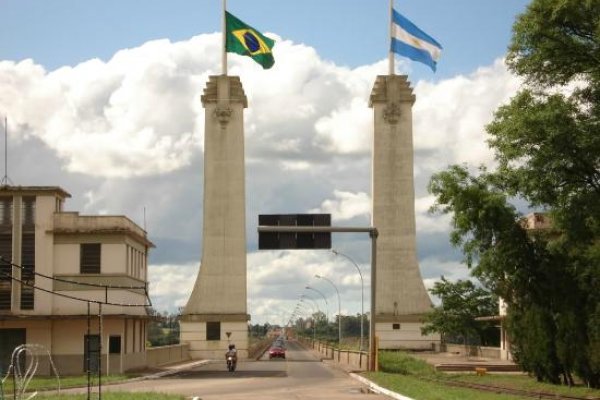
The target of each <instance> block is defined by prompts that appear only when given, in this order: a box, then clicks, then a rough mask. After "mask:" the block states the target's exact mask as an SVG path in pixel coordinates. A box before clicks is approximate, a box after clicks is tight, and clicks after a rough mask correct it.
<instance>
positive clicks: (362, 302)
mask: <svg viewBox="0 0 600 400" xmlns="http://www.w3.org/2000/svg"><path fill="white" fill-rule="evenodd" d="M331 251H332V252H333V254H335V255H336V256H337V255H340V256H343V257H346V259H348V260H349V261H350V262H352V264H354V266H355V267H356V270H357V271H358V275H359V276H360V351H363V350H364V337H365V335H364V329H363V325H364V324H363V319H364V315H365V282H364V280H363V276H362V272H360V268H359V267H358V264H357V263H356V262H355V261H354V260H353V259H352V258H350V256H348V255H347V254H344V253H340V252H339V251H337V250H334V249H332V250H331Z"/></svg>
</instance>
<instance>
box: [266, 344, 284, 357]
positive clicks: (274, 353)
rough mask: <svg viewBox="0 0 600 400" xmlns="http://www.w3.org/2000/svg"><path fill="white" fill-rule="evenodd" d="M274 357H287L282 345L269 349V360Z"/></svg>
mask: <svg viewBox="0 0 600 400" xmlns="http://www.w3.org/2000/svg"><path fill="white" fill-rule="evenodd" d="M273 358H283V359H285V349H284V348H282V347H271V348H270V349H269V360H271V359H273Z"/></svg>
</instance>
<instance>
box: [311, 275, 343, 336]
mask: <svg viewBox="0 0 600 400" xmlns="http://www.w3.org/2000/svg"><path fill="white" fill-rule="evenodd" d="M315 278H319V279H325V280H326V281H327V282H329V283H331V286H333V288H334V289H335V292H336V293H337V298H338V345H339V346H340V347H341V346H342V302H341V300H340V292H339V291H338V288H337V286H335V284H334V283H333V282H332V281H331V280H330V279H328V278H326V277H324V276H320V275H315Z"/></svg>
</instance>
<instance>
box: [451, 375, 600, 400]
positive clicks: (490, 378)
mask: <svg viewBox="0 0 600 400" xmlns="http://www.w3.org/2000/svg"><path fill="white" fill-rule="evenodd" d="M447 379H448V380H455V381H459V382H467V383H479V384H482V385H491V386H498V387H503V388H511V389H522V390H529V391H533V392H543V393H554V394H560V395H568V396H577V397H589V398H600V390H598V389H590V388H588V387H585V386H583V385H580V386H574V387H568V386H559V385H552V384H550V383H544V382H538V381H537V380H535V379H534V378H531V377H530V376H527V375H502V374H494V373H491V374H487V375H484V376H477V375H475V374H460V375H450V376H448V377H447Z"/></svg>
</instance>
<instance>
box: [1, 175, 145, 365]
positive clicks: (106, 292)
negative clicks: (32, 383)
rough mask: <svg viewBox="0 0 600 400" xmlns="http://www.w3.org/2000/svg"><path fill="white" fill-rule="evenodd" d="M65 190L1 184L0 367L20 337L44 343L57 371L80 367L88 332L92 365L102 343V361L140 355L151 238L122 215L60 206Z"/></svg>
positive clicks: (128, 361)
mask: <svg viewBox="0 0 600 400" xmlns="http://www.w3.org/2000/svg"><path fill="white" fill-rule="evenodd" d="M68 197H71V196H70V195H69V193H67V192H65V191H64V190H63V189H61V188H59V187H46V186H34V187H21V186H1V187H0V256H1V257H2V260H0V372H5V371H6V369H7V367H8V363H9V361H10V356H11V353H12V351H13V349H14V348H15V346H17V345H20V344H24V343H27V344H39V345H42V346H44V347H45V348H46V349H47V350H48V351H49V352H50V354H51V355H52V360H53V362H54V364H55V365H56V367H57V369H58V371H59V372H60V374H81V373H83V372H84V371H86V362H85V360H86V359H88V357H86V356H85V353H86V349H85V343H86V340H85V339H86V337H89V351H90V355H91V357H89V358H90V359H91V360H92V364H91V365H90V369H93V370H96V369H97V361H96V363H94V361H95V360H97V354H98V353H97V352H98V349H99V347H101V350H100V351H101V360H102V371H107V368H108V370H109V371H110V372H111V373H119V372H123V371H127V370H130V369H133V368H137V367H142V366H145V365H146V352H145V350H146V348H145V347H146V323H147V321H148V313H147V308H146V307H145V306H144V305H147V304H148V297H147V291H146V290H145V288H147V285H148V280H147V258H148V250H149V248H150V247H154V246H153V244H152V243H151V242H150V241H149V240H148V238H147V235H146V232H145V231H144V230H143V229H142V228H141V227H139V226H138V225H136V224H135V223H134V222H132V221H131V220H130V219H128V218H127V217H124V216H82V215H79V214H78V213H77V212H64V211H63V204H64V201H65V199H67V198H68ZM87 300H89V302H88V301H87ZM100 303H103V304H100ZM88 307H89V312H88ZM100 311H101V317H99V314H100ZM88 315H90V317H88ZM88 334H89V336H88ZM99 344H101V346H99ZM94 355H96V357H94ZM42 359H43V360H44V362H43V364H42V373H43V372H49V369H48V368H49V366H48V362H47V358H42ZM44 370H45V371H44Z"/></svg>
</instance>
